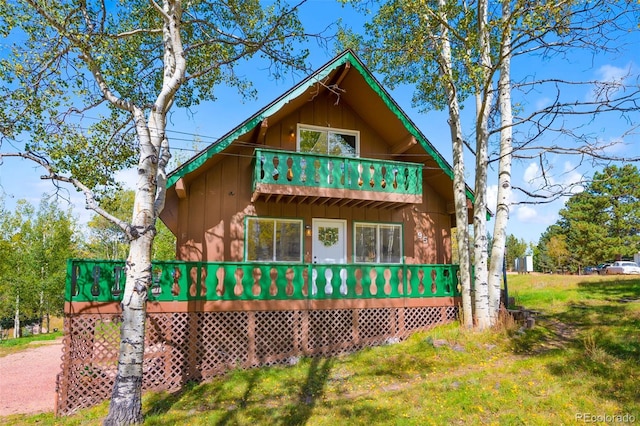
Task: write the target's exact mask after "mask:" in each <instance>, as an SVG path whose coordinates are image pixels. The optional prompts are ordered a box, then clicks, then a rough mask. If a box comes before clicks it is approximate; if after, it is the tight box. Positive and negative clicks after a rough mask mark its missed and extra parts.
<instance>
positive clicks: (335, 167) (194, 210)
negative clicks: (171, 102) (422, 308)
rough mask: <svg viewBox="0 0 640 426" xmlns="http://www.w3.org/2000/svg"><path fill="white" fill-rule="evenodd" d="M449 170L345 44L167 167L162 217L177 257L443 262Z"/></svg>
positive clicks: (447, 244) (450, 210) (450, 222)
mask: <svg viewBox="0 0 640 426" xmlns="http://www.w3.org/2000/svg"><path fill="white" fill-rule="evenodd" d="M434 125H435V124H434ZM452 176H453V172H452V168H451V166H449V164H447V162H446V161H445V160H444V159H443V158H442V156H441V155H440V154H439V153H438V152H437V151H436V149H435V148H434V147H433V146H432V145H431V143H430V142H429V140H428V139H427V137H425V135H424V134H423V133H421V132H420V130H418V129H417V128H416V126H415V125H414V124H413V123H412V122H411V120H410V119H409V118H408V117H407V116H406V115H405V114H404V113H403V112H402V110H401V109H400V108H399V107H398V105H397V104H396V103H395V102H394V101H393V100H392V99H391V97H390V96H389V94H388V93H387V92H386V91H385V90H384V88H383V87H382V86H381V85H380V84H379V83H378V82H377V80H376V79H375V78H374V77H373V75H372V74H371V73H370V72H369V71H368V70H367V68H366V67H365V66H364V65H363V64H362V62H360V60H359V59H358V58H357V57H356V56H355V55H354V53H353V52H351V51H345V52H344V53H342V54H341V55H339V56H338V57H336V58H335V59H333V60H332V61H330V62H329V63H327V64H326V65H324V66H323V67H322V68H320V70H318V71H317V72H316V73H314V74H313V75H311V76H309V77H308V78H307V79H306V80H304V81H302V82H301V83H300V84H298V85H297V86H295V87H294V88H292V89H291V90H289V91H288V92H287V93H285V94H284V95H282V96H281V97H280V98H278V99H276V100H275V101H274V102H272V103H271V104H269V105H267V106H266V107H265V108H262V109H261V110H259V111H258V112H257V113H255V114H254V115H253V116H251V117H250V118H248V119H247V120H246V121H245V122H243V123H241V124H240V125H239V126H238V127H236V128H235V129H233V130H231V131H230V132H229V133H227V134H226V135H225V136H224V137H222V138H221V139H220V140H219V141H218V142H216V143H214V144H212V145H211V146H209V147H208V148H207V149H205V150H203V151H202V152H201V153H200V154H198V155H196V156H195V157H194V158H192V159H191V160H190V161H188V162H187V163H185V164H184V165H182V166H181V167H180V168H178V169H177V170H176V171H174V172H173V173H172V174H171V175H170V176H169V182H168V185H169V189H168V194H167V200H166V206H165V209H164V211H163V213H162V215H161V219H162V220H163V222H164V223H165V224H166V225H167V226H168V227H169V229H170V230H171V231H172V232H173V233H174V234H175V235H176V237H177V258H178V259H179V260H183V261H204V262H222V261H224V262H265V261H267V262H285V263H287V262H288V263H294V264H296V263H314V264H325V263H332V264H351V263H372V264H374V263H375V264H379V263H388V264H450V263H451V259H452V253H451V229H452V228H453V227H455V226H456V224H455V215H454V207H453V206H454V202H453V189H452ZM468 196H469V198H471V197H472V195H471V193H470V192H468Z"/></svg>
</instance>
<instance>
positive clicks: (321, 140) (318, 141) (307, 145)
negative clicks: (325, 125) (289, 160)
mask: <svg viewBox="0 0 640 426" xmlns="http://www.w3.org/2000/svg"><path fill="white" fill-rule="evenodd" d="M300 152H315V153H318V154H326V153H327V132H323V131H320V130H310V129H300Z"/></svg>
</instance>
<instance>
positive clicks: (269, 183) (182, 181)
mask: <svg viewBox="0 0 640 426" xmlns="http://www.w3.org/2000/svg"><path fill="white" fill-rule="evenodd" d="M434 125H435V124H434ZM452 176H453V172H452V169H451V167H450V166H449V164H447V162H446V161H445V160H444V159H443V158H442V156H441V155H440V154H439V153H438V152H437V151H436V150H435V149H434V147H433V146H432V145H431V143H430V142H429V140H428V139H427V138H426V137H425V135H424V134H423V133H422V132H420V131H419V130H418V129H417V128H416V126H415V125H414V124H413V123H412V122H411V120H410V119H409V118H408V117H407V116H406V115H405V114H404V113H403V112H402V110H401V109H400V108H399V107H398V105H397V104H396V103H395V102H394V101H393V100H392V99H391V97H390V96H389V94H388V93H387V92H386V91H385V90H384V89H383V88H382V86H380V84H379V83H378V82H377V80H376V79H375V78H374V77H373V75H372V74H371V73H370V72H369V71H368V70H367V69H366V68H365V66H364V65H363V64H362V63H361V62H360V60H359V59H358V58H357V57H356V56H355V55H354V54H353V53H352V52H350V51H346V52H344V53H342V54H341V55H339V56H338V57H336V58H335V59H333V60H332V61H331V62H329V63H328V64H326V65H325V66H323V67H322V68H321V69H320V70H318V71H317V72H315V73H314V74H313V75H311V76H310V77H309V78H307V79H306V80H304V81H302V82H301V83H300V84H298V85H297V86H295V87H294V88H292V89H291V90H290V91H288V92H287V93H285V94H284V95H283V96H281V97H280V98H278V99H276V100H275V101H274V102H272V103H271V104H269V105H267V106H266V107H265V108H262V109H261V110H260V111H258V112H257V113H255V114H254V115H252V116H251V117H249V118H248V119H247V120H246V121H244V122H243V123H241V124H240V125H239V126H237V127H236V128H234V129H233V130H231V131H230V132H229V133H227V134H226V135H225V136H224V137H223V138H221V139H220V140H219V141H218V142H217V143H215V144H212V145H211V146H209V147H208V148H207V149H205V150H204V151H202V152H201V153H200V154H198V155H196V156H195V157H194V158H192V159H191V160H190V161H188V162H187V163H185V164H184V165H183V166H182V167H180V168H179V169H177V170H176V171H175V172H173V173H172V174H171V175H170V176H169V181H168V194H167V200H166V207H165V210H164V211H163V212H162V215H161V219H162V220H163V221H164V223H166V224H167V226H168V227H169V229H171V231H172V232H173V233H174V234H175V235H176V237H177V247H176V252H177V259H178V260H177V261H167V262H154V263H153V266H152V280H153V282H152V284H151V288H150V291H149V294H148V297H149V301H148V303H147V328H146V335H145V360H144V364H143V368H144V378H143V388H144V389H154V390H166V391H174V390H177V389H180V388H181V387H182V386H183V385H184V384H185V383H186V382H188V381H193V380H204V379H207V378H210V377H212V376H215V375H218V374H222V373H224V372H225V371H227V370H228V369H230V368H251V367H256V366H261V365H271V364H277V363H291V362H293V361H292V360H296V359H299V357H300V356H331V355H336V354H340V353H344V352H350V351H354V350H358V349H361V348H363V347H367V346H374V345H380V344H384V343H388V342H393V341H398V340H401V339H404V338H406V337H407V336H409V335H410V334H411V333H413V332H415V331H419V330H425V329H427V328H429V327H432V326H433V325H435V324H441V323H444V322H448V321H453V320H455V319H456V318H457V317H458V305H459V302H460V292H459V289H458V280H457V275H458V266H457V265H453V264H451V263H452V262H451V257H452V256H451V229H452V228H453V227H455V225H456V224H455V216H454V209H453V205H454V203H453V189H452V188H453V185H452ZM467 196H468V197H469V198H471V197H472V194H471V193H470V192H469V191H468V192H467ZM125 268H126V266H125V262H124V261H96V260H81V259H73V260H70V261H69V264H68V274H67V287H66V294H65V300H66V303H65V339H64V345H65V350H64V351H63V356H62V372H61V373H60V375H59V377H58V386H57V393H58V396H57V406H56V412H57V413H58V414H67V413H73V412H75V411H76V410H78V409H80V408H84V407H88V406H91V405H94V404H96V403H99V402H101V401H103V400H104V399H106V398H109V395H110V392H111V389H112V386H113V380H114V378H115V375H116V364H117V362H116V361H117V356H118V351H119V344H120V333H119V328H120V322H121V319H120V315H121V307H120V301H121V298H122V294H123V292H122V287H123V285H124V281H125V275H124V274H125Z"/></svg>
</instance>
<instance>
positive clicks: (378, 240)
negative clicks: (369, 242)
mask: <svg viewBox="0 0 640 426" xmlns="http://www.w3.org/2000/svg"><path fill="white" fill-rule="evenodd" d="M358 226H364V227H369V228H371V227H375V229H376V231H375V238H376V255H375V259H373V260H361V261H360V260H358V251H357V248H358V235H359V234H358V231H357V229H358ZM382 227H393V228H398V229H399V236H400V242H399V248H400V254H399V260H398V262H384V263H385V264H393V265H402V264H404V226H403V223H401V222H362V221H358V222H355V221H354V222H353V262H354V263H367V264H375V263H383V262H382V260H381V258H380V257H381V252H382V250H380V244H381V241H382V238H381V234H380V230H381V228H382Z"/></svg>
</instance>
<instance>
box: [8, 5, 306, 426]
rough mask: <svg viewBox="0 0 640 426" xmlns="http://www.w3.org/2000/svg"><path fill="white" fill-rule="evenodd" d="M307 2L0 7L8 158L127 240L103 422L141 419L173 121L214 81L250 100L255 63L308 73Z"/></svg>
mask: <svg viewBox="0 0 640 426" xmlns="http://www.w3.org/2000/svg"><path fill="white" fill-rule="evenodd" d="M303 2H304V0H302V1H301V2H300V3H299V4H297V5H293V6H290V5H288V4H286V3H283V2H280V1H278V0H276V1H274V2H270V3H269V5H268V6H267V5H264V4H263V3H261V2H259V1H257V0H246V1H237V2H220V1H195V2H184V3H183V2H182V1H180V0H162V1H156V0H150V1H130V2H101V1H85V0H59V1H45V2H43V1H36V0H0V10H1V12H0V32H1V33H2V36H3V37H4V38H5V39H6V40H9V41H10V42H11V46H10V49H9V50H7V51H5V52H3V55H2V59H0V79H1V81H2V82H3V84H2V86H1V88H0V99H1V102H0V130H1V134H2V144H3V146H2V154H0V159H2V160H4V161H5V162H6V161H7V159H8V158H9V157H21V158H23V159H27V160H30V161H33V162H35V163H37V164H38V165H40V166H41V167H42V169H43V170H44V176H43V178H44V179H48V180H51V181H52V182H54V184H55V185H58V186H60V185H64V184H70V185H73V186H74V187H75V188H77V190H78V191H81V192H82V194H83V195H84V197H85V199H86V206H87V208H88V209H91V210H93V211H95V212H96V213H98V214H100V215H101V216H103V217H104V218H105V219H107V220H109V221H111V222H113V223H114V224H116V225H117V226H118V227H119V228H120V229H121V230H122V232H123V233H124V234H125V235H126V236H127V239H128V241H129V253H128V257H127V261H126V284H125V290H124V295H123V299H122V300H123V301H122V327H121V345H120V356H119V361H118V370H117V376H116V379H115V385H114V388H113V393H112V397H111V403H110V407H109V414H108V416H107V418H106V419H105V424H108V425H112V424H113V425H115V424H132V423H140V422H141V421H142V418H143V416H142V406H141V385H142V361H143V353H144V329H145V316H146V300H147V292H148V289H149V286H150V284H151V253H152V251H151V248H152V244H153V240H154V237H155V235H156V221H157V218H158V215H159V214H160V212H161V211H162V209H163V207H164V202H165V192H166V175H167V173H166V166H167V162H168V161H169V158H170V145H169V138H168V135H167V132H166V128H167V119H168V114H169V113H170V111H171V110H172V108H174V107H182V108H191V107H194V106H196V105H197V104H198V103H199V102H201V101H203V100H214V99H215V94H216V92H215V90H214V89H215V87H216V85H219V84H225V85H227V86H234V87H237V88H238V90H239V91H240V92H241V93H243V94H245V95H251V94H252V92H253V88H252V86H251V83H250V81H249V80H247V79H246V78H244V77H242V74H241V73H239V72H238V70H237V64H238V63H239V62H240V61H244V60H246V59H248V58H250V57H253V56H254V55H259V56H260V57H261V58H262V60H263V62H262V66H263V67H264V68H268V69H269V71H270V72H271V73H272V75H274V76H276V77H277V76H279V75H280V74H281V73H282V72H283V71H284V70H286V69H288V68H302V67H303V66H304V58H305V57H306V54H307V52H306V50H304V49H301V48H300V45H299V44H296V43H300V42H302V41H303V40H304V38H305V37H304V33H303V30H302V27H301V24H300V22H299V20H298V17H297V10H298V7H299V6H300V5H301V4H302V3H303ZM13 148H15V149H13ZM128 166H135V167H136V168H137V170H138V181H137V184H136V189H135V197H134V203H133V211H132V212H131V215H130V216H129V217H117V216H115V215H113V214H110V213H109V212H108V211H107V210H106V209H104V208H102V207H101V206H100V203H99V200H100V195H101V194H103V193H105V192H106V191H107V190H109V189H112V188H113V187H114V186H115V183H114V180H113V172H114V171H115V170H118V169H121V168H124V167H128ZM60 194H61V195H64V191H62V190H61V191H60Z"/></svg>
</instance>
